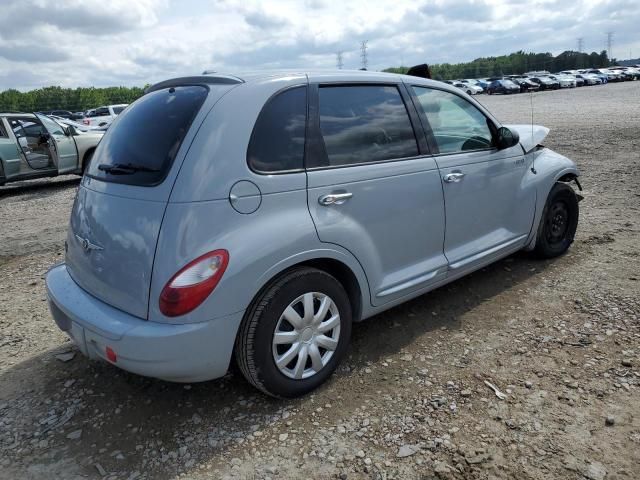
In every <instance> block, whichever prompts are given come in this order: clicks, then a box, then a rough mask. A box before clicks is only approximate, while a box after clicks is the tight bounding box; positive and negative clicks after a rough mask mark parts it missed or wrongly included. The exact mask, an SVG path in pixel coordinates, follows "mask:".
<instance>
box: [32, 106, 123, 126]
mask: <svg viewBox="0 0 640 480" xmlns="http://www.w3.org/2000/svg"><path fill="white" fill-rule="evenodd" d="M127 105H128V104H126V103H120V104H117V105H105V106H102V107H98V108H94V109H91V110H87V111H85V112H71V111H69V110H51V111H48V112H39V113H41V114H43V115H48V116H52V117H54V118H56V119H60V120H62V121H64V122H73V126H74V127H76V128H77V129H79V130H90V129H94V128H98V129H103V130H106V128H107V127H108V126H109V125H111V122H113V120H114V119H115V118H116V117H117V116H118V115H119V114H120V113H121V112H122V111H123V110H124V109H125V108H126V107H127ZM67 124H69V123H67Z"/></svg>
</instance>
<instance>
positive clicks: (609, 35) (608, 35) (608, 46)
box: [607, 32, 613, 61]
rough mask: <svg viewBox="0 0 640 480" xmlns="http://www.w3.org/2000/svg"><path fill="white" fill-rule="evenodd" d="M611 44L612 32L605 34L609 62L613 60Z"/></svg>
mask: <svg viewBox="0 0 640 480" xmlns="http://www.w3.org/2000/svg"><path fill="white" fill-rule="evenodd" d="M612 44H613V32H607V56H608V57H609V61H611V59H612V58H613V55H612V54H611V45H612Z"/></svg>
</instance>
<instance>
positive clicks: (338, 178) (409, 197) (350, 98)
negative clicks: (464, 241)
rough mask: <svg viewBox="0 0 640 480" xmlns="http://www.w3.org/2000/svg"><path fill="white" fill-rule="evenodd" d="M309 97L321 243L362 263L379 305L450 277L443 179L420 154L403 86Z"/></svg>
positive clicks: (346, 88) (311, 169)
mask: <svg viewBox="0 0 640 480" xmlns="http://www.w3.org/2000/svg"><path fill="white" fill-rule="evenodd" d="M400 87H403V86H400ZM311 93H312V94H311V95H310V105H309V111H310V124H311V125H310V128H309V131H310V143H308V148H307V162H306V165H307V179H308V180H307V181H308V204H309V210H310V212H311V216H312V218H313V221H314V223H315V226H316V229H317V232H318V236H319V238H320V240H321V241H323V242H327V243H334V244H337V245H340V246H342V247H343V248H345V249H347V250H349V251H350V252H351V253H352V254H353V255H354V256H355V257H356V258H357V259H358V261H359V262H360V263H361V265H362V267H363V268H364V271H365V273H366V275H367V280H368V282H369V288H370V291H371V301H372V303H373V304H374V305H382V304H384V303H388V302H391V301H394V300H397V299H400V298H402V297H403V296H405V295H408V294H411V293H413V292H415V291H417V290H420V289H423V288H425V287H428V286H429V285H430V284H432V283H435V282H436V281H438V280H440V279H442V278H443V277H444V276H445V275H446V270H447V262H446V258H445V257H444V255H443V251H442V244H443V240H444V208H443V199H442V187H441V184H440V175H439V172H438V169H437V166H436V163H435V161H434V159H433V158H432V157H430V156H428V155H426V152H424V151H423V149H422V148H420V149H419V148H418V142H417V140H416V135H415V132H414V128H413V126H412V121H411V119H410V115H409V111H408V110H407V107H406V104H405V99H406V100H408V101H409V102H410V99H409V97H408V96H406V94H405V99H403V95H402V94H401V89H400V88H399V86H398V85H371V84H369V85H335V84H326V85H320V86H319V87H317V86H314V88H312V89H311ZM413 115H414V122H413V123H416V122H417V121H418V120H417V117H415V113H413ZM422 139H423V140H424V137H422ZM316 140H317V143H316ZM425 148H426V145H425Z"/></svg>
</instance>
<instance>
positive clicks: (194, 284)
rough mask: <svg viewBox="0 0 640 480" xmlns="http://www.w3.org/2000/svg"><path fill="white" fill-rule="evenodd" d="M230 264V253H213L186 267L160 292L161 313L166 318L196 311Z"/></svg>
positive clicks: (215, 251) (222, 251) (219, 251)
mask: <svg viewBox="0 0 640 480" xmlns="http://www.w3.org/2000/svg"><path fill="white" fill-rule="evenodd" d="M228 263H229V252H227V251H226V250H214V251H213V252H209V253H206V254H204V255H202V256H200V257H198V258H196V259H195V260H194V261H192V262H190V263H189V264H187V265H186V266H185V267H184V268H182V269H181V270H180V271H179V272H178V273H176V274H175V275H174V276H173V277H171V280H169V281H168V282H167V284H166V285H165V286H164V288H163V289H162V293H160V311H161V312H162V313H163V315H166V316H167V317H177V316H178V315H184V314H185V313H189V312H190V311H192V310H193V309H195V308H196V307H197V306H198V305H200V304H201V303H202V302H204V300H205V299H206V298H207V297H208V296H209V294H210V293H211V292H212V291H213V289H214V288H216V285H218V282H219V281H220V278H221V277H222V274H223V273H224V271H225V270H226V268H227V265H228Z"/></svg>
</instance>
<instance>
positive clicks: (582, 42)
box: [578, 37, 584, 53]
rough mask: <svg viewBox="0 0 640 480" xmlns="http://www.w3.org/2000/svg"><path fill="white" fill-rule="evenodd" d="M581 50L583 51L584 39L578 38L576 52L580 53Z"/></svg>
mask: <svg viewBox="0 0 640 480" xmlns="http://www.w3.org/2000/svg"><path fill="white" fill-rule="evenodd" d="M583 49H584V38H582V37H580V38H578V52H580V53H582V50H583Z"/></svg>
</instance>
